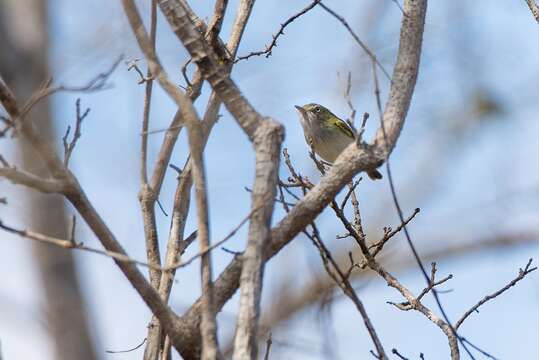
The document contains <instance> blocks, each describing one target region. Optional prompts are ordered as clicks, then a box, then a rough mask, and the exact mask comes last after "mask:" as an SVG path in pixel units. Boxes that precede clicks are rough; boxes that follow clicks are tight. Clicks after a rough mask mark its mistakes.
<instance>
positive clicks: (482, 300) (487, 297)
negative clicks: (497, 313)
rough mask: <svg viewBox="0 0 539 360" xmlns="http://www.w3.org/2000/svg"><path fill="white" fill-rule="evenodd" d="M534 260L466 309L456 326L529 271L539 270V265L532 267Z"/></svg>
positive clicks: (513, 284) (529, 261)
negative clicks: (505, 283) (498, 287)
mask: <svg viewBox="0 0 539 360" xmlns="http://www.w3.org/2000/svg"><path fill="white" fill-rule="evenodd" d="M532 260H533V259H530V260H528V263H527V264H526V266H525V267H524V270H522V269H519V270H518V275H517V277H516V278H514V279H513V280H511V281H510V282H509V283H508V284H507V285H505V286H504V287H503V288H501V289H500V290H498V291H496V292H494V293H492V294H489V295H487V296H485V297H484V298H482V299H481V300H479V301H478V302H477V304H475V305H474V306H472V307H471V308H470V309H469V310H468V311H466V312H465V313H464V315H462V317H461V318H460V319H459V320H458V321H457V322H456V323H455V328H456V329H458V328H459V327H460V326H461V325H462V323H463V322H464V320H466V318H468V316H470V315H471V314H472V313H473V312H478V311H477V309H478V308H479V307H480V306H481V305H483V304H484V303H486V302H487V301H489V300H492V299H494V298H496V297H498V296H499V295H501V294H502V293H504V292H505V291H507V290H509V289H510V288H511V287H513V286H515V285H516V284H517V283H518V282H519V281H520V280H522V279H524V277H525V276H526V275H528V274H529V273H531V272H532V271H535V270H537V267H532V268H530V266H531V264H532Z"/></svg>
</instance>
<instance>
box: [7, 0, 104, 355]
mask: <svg viewBox="0 0 539 360" xmlns="http://www.w3.org/2000/svg"><path fill="white" fill-rule="evenodd" d="M46 12H47V5H46V2H44V1H38V0H24V1H20V0H10V1H4V2H3V3H2V4H1V5H0V15H1V16H0V43H1V44H2V47H3V50H2V56H0V73H2V74H4V76H5V77H6V78H5V80H6V82H7V83H8V85H10V86H11V88H12V89H13V90H14V91H15V92H16V96H17V98H18V99H20V101H25V100H27V99H28V98H29V97H30V96H31V95H32V94H33V93H34V92H35V91H37V90H38V88H39V86H40V85H41V84H42V83H43V81H45V80H46V79H47V77H48V76H49V70H48V63H47V59H48V53H47V51H48V48H49V39H48V38H47V35H46V34H47V33H48V29H47V23H46V18H47V15H46ZM27 120H31V121H33V122H34V123H35V124H36V126H37V127H38V129H39V132H40V133H41V135H42V136H43V137H44V138H45V139H47V141H49V142H52V141H53V139H56V138H58V137H57V136H55V135H54V134H55V128H54V124H53V121H52V118H51V111H50V103H49V101H48V100H47V99H44V100H43V101H42V102H41V103H40V104H39V105H37V106H36V108H35V109H33V110H32V112H31V113H30V114H29V117H28V119H27ZM17 146H18V147H19V150H20V153H19V156H20V159H21V163H22V165H23V167H24V168H25V169H26V170H28V171H30V172H32V173H34V174H36V175H39V176H44V177H48V176H49V175H48V173H47V170H46V168H45V166H44V165H43V162H42V161H41V159H40V158H39V157H38V156H37V154H36V153H35V151H34V150H33V149H32V147H31V145H30V143H29V142H28V141H24V140H23V139H22V138H21V141H19V142H18V144H17ZM25 207H28V208H29V209H30V210H31V211H30V212H29V213H30V217H29V218H28V219H25V220H27V222H28V227H29V228H31V229H33V230H35V231H38V232H41V233H44V234H48V235H51V236H56V237H60V238H67V237H68V236H67V235H68V234H67V233H68V227H69V225H68V222H67V219H66V213H65V208H64V201H63V199H62V197H61V196H59V195H52V196H51V195H45V194H41V193H36V192H35V191H31V190H29V191H28V196H27V199H26V202H25ZM31 246H32V252H33V255H34V259H35V265H36V268H37V270H38V271H39V275H40V281H41V285H42V287H43V294H42V305H43V308H42V310H43V313H44V315H45V316H44V317H45V319H46V324H47V330H48V332H49V334H50V337H51V340H52V342H53V344H54V347H53V348H54V352H55V356H54V358H55V359H59V360H72V359H79V360H93V359H96V353H95V350H94V345H93V343H92V339H91V334H90V330H89V324H88V317H87V312H86V307H85V303H84V300H83V295H82V293H81V289H80V284H79V279H78V272H77V268H76V264H75V261H74V258H73V253H72V252H71V251H68V250H65V249H62V248H59V247H56V246H52V245H48V244H43V243H40V242H31Z"/></svg>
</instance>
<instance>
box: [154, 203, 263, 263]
mask: <svg viewBox="0 0 539 360" xmlns="http://www.w3.org/2000/svg"><path fill="white" fill-rule="evenodd" d="M262 206H263V205H262V204H259V206H258V207H256V208H254V209H252V210H251V211H250V212H249V214H248V215H247V216H246V217H244V218H243V219H242V220H241V221H240V223H239V224H238V225H237V226H236V227H235V228H234V229H232V230H231V231H230V232H229V233H228V235H227V236H225V237H224V238H223V239H221V240H219V241H218V242H216V243H214V244H212V245H211V246H209V247H208V248H207V249H206V250H205V251H204V252H202V251H201V252H199V253H198V254H196V255H193V256H192V257H190V258H189V259H187V260H185V261H181V262H178V263H176V264H172V265H167V266H166V267H164V268H163V270H164V271H168V270H174V269H179V268H183V267H186V266H188V265H190V264H191V263H192V262H193V261H195V260H196V259H198V258H200V257H201V256H203V255H205V254H207V253H208V252H210V251H212V250H214V249H215V248H218V247H219V246H221V245H223V244H224V243H225V242H227V241H228V240H230V239H231V238H232V237H233V236H234V235H235V234H236V232H238V230H239V229H241V227H242V226H243V225H245V223H246V222H247V221H249V219H251V216H253V214H254V213H255V212H256V211H257V210H259V209H260V208H261V207H262Z"/></svg>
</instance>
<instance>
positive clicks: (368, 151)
mask: <svg viewBox="0 0 539 360" xmlns="http://www.w3.org/2000/svg"><path fill="white" fill-rule="evenodd" d="M160 5H161V7H162V8H163V7H166V8H169V7H171V6H172V5H170V4H169V2H167V3H166V4H164V3H161V2H160ZM405 11H406V14H407V15H406V16H405V17H404V18H403V25H402V28H401V39H400V46H399V53H398V56H397V62H396V65H395V70H394V74H393V81H392V84H391V91H390V95H389V99H388V103H387V105H386V111H385V114H384V122H387V126H386V130H387V132H388V133H390V136H388V141H389V142H391V146H390V147H389V150H392V149H393V146H394V145H395V142H396V140H397V138H398V136H399V134H400V131H401V129H402V125H403V123H404V119H405V117H406V113H407V111H408V108H409V105H410V101H411V97H412V93H413V89H414V86H415V82H416V79H417V73H418V68H419V59H420V54H421V42H422V34H423V28H424V20H425V11H426V1H417V0H415V1H406V2H405ZM164 13H165V14H167V11H164ZM168 16H170V17H174V18H175V17H176V16H175V15H174V12H173V11H172V10H171V11H168ZM168 16H167V17H168ZM169 21H174V22H175V20H169ZM173 28H174V29H175V28H176V26H173ZM201 61H202V60H201ZM204 61H205V60H204ZM208 66H209V65H208ZM382 141H383V140H382ZM386 149H387V147H386V146H379V142H378V143H377V145H375V147H374V148H370V147H365V148H362V149H361V150H360V151H358V149H357V148H356V146H355V145H354V144H352V145H350V146H349V147H348V148H347V149H346V150H345V151H344V152H343V153H342V154H341V155H340V157H339V159H338V160H337V161H336V163H335V164H334V166H333V167H332V168H331V169H330V171H329V172H328V173H327V174H326V176H324V178H323V179H322V180H321V181H320V183H319V184H318V185H317V186H315V187H314V188H313V189H312V190H311V191H309V193H307V195H306V196H305V197H304V198H303V199H302V200H301V201H300V202H298V204H296V206H294V207H293V208H292V209H290V212H289V213H288V214H287V215H286V216H285V217H284V218H283V219H282V220H281V221H280V222H279V223H278V224H277V225H276V226H275V227H274V228H273V229H272V232H271V243H270V244H269V245H268V248H267V250H266V252H265V259H269V258H271V257H272V256H274V255H276V254H277V253H278V252H279V251H280V250H281V249H282V248H283V247H284V246H286V245H287V244H288V243H289V242H290V241H291V240H292V239H293V238H294V237H295V236H296V235H297V234H298V233H299V232H300V231H302V230H303V229H304V228H305V226H306V225H307V224H309V223H311V222H312V220H313V219H314V217H315V216H317V215H318V214H319V213H320V212H321V211H322V210H323V209H324V208H325V206H326V205H327V204H328V203H330V202H331V200H332V199H333V198H334V197H335V195H336V194H337V192H338V191H339V190H340V189H342V187H343V186H344V185H345V184H347V183H348V182H349V181H350V180H351V179H352V177H353V176H354V175H355V174H357V173H358V172H359V171H361V170H365V169H368V168H372V167H376V166H377V165H379V164H380V162H381V161H384V159H385V157H386V155H387V151H386ZM241 267H242V259H241V257H236V258H235V259H234V260H233V261H232V262H231V263H230V264H229V265H228V266H227V268H226V269H225V270H224V271H223V272H222V273H221V274H220V276H219V278H218V279H217V280H216V282H215V305H216V307H217V308H218V309H219V308H221V307H222V306H223V305H224V304H225V303H226V302H227V301H228V299H230V297H231V296H232V295H233V294H234V292H235V290H236V289H237V288H238V285H239V277H240V273H241ZM199 311H200V301H197V302H196V303H195V304H194V305H193V306H192V307H191V308H190V309H189V310H188V312H187V313H186V314H185V315H184V316H183V317H182V319H183V320H184V322H185V324H186V327H189V328H192V327H194V326H198V325H197V324H198V319H199V314H200V312H199ZM186 330H187V329H186ZM187 332H188V331H185V333H187ZM186 336H188V335H186ZM191 340H192V341H193V342H196V339H194V338H192V339H191ZM191 344H192V343H191ZM186 351H187V350H186Z"/></svg>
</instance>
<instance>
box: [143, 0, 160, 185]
mask: <svg viewBox="0 0 539 360" xmlns="http://www.w3.org/2000/svg"><path fill="white" fill-rule="evenodd" d="M150 1H151V9H150V42H151V44H152V49H153V51H155V40H156V34H157V0H150ZM152 89H153V79H152V73H151V71H150V68H149V67H148V69H147V71H146V79H145V86H144V109H143V112H142V144H141V151H140V154H141V161H140V162H141V173H140V177H141V179H142V183H143V184H146V183H148V163H147V159H148V127H149V123H150V104H151V100H152Z"/></svg>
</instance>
